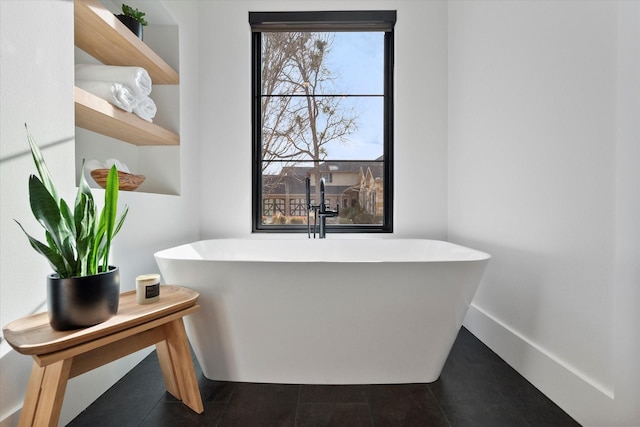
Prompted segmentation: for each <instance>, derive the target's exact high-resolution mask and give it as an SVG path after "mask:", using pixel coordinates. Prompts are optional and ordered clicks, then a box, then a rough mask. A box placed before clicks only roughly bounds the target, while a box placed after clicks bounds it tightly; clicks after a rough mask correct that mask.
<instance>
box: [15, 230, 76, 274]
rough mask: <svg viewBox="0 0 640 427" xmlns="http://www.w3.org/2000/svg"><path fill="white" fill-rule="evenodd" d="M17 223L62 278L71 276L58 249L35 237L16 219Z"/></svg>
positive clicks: (33, 245) (33, 246) (32, 244)
mask: <svg viewBox="0 0 640 427" xmlns="http://www.w3.org/2000/svg"><path fill="white" fill-rule="evenodd" d="M16 223H17V224H18V225H19V226H20V228H21V229H22V232H23V233H24V234H25V235H26V236H27V238H28V239H29V243H30V244H31V247H32V248H33V249H35V250H36V252H38V253H39V254H41V255H43V256H44V257H45V258H46V259H47V261H49V264H50V265H51V268H53V270H54V271H55V272H56V273H58V275H59V276H60V277H61V278H64V277H70V275H71V273H70V271H69V269H68V266H67V264H66V262H65V260H64V259H63V258H62V257H61V256H60V254H59V253H58V252H57V251H56V250H54V249H51V248H50V247H49V246H47V245H45V244H44V243H42V242H40V241H39V240H37V239H35V238H33V237H32V236H31V235H30V234H29V233H27V231H26V230H25V229H24V227H23V226H22V224H20V223H19V222H18V221H16Z"/></svg>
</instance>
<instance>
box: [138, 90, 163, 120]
mask: <svg viewBox="0 0 640 427" xmlns="http://www.w3.org/2000/svg"><path fill="white" fill-rule="evenodd" d="M157 112H158V108H157V107H156V103H155V102H153V99H151V98H149V97H148V96H145V97H143V98H138V103H137V104H136V106H135V107H133V114H135V115H136V116H138V117H140V118H141V119H144V120H146V121H148V122H150V121H152V120H151V119H153V118H154V117H155V116H156V113H157Z"/></svg>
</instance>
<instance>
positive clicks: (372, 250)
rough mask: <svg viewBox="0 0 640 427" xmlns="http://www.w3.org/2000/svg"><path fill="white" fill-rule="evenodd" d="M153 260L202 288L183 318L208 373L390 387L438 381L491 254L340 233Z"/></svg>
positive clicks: (187, 248)
mask: <svg viewBox="0 0 640 427" xmlns="http://www.w3.org/2000/svg"><path fill="white" fill-rule="evenodd" d="M305 237H306V236H305ZM155 258H156V262H157V263H158V266H159V268H160V272H161V273H162V275H163V277H164V281H165V283H172V284H179V285H182V286H187V287H190V288H192V289H194V290H196V291H198V292H199V293H200V299H199V303H200V305H201V306H202V309H201V310H200V311H199V312H198V313H196V314H193V315H191V316H188V317H186V318H185V323H186V328H187V332H188V335H189V338H190V340H191V344H192V346H193V349H194V352H195V354H196V357H197V358H198V361H199V362H200V365H201V367H202V370H203V373H204V375H205V376H206V377H207V378H209V379H215V380H225V381H248V382H271V383H295V384H381V383H415V382H432V381H435V380H437V379H438V377H439V375H440V371H441V370H442V367H443V365H444V363H445V361H446V359H447V356H448V354H449V351H450V350H451V346H452V345H453V342H454V340H455V338H456V335H457V333H458V331H459V329H460V326H461V325H462V321H463V319H464V316H465V314H466V312H467V309H468V307H469V304H470V303H471V300H472V299H473V296H474V294H475V292H476V289H477V287H478V284H479V282H480V279H481V277H482V274H483V273H484V270H485V268H486V265H487V263H488V261H489V258H490V256H489V255H488V254H486V253H483V252H479V251H476V250H473V249H469V248H465V247H462V246H458V245H455V244H452V243H447V242H442V241H435V240H419V239H366V238H365V239H342V238H340V237H337V238H334V236H332V238H330V239H323V240H319V239H316V240H313V239H311V240H308V239H300V238H291V239H267V240H264V239H217V240H204V241H199V242H195V243H191V244H187V245H182V246H177V247H174V248H171V249H167V250H163V251H160V252H157V253H156V254H155ZM161 297H162V295H161Z"/></svg>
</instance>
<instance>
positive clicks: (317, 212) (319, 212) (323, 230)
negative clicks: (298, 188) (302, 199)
mask: <svg viewBox="0 0 640 427" xmlns="http://www.w3.org/2000/svg"><path fill="white" fill-rule="evenodd" d="M306 189H307V203H306V204H307V237H309V238H311V221H310V214H311V211H313V238H314V239H315V238H316V229H317V230H318V238H319V239H324V238H326V237H327V217H334V216H338V214H339V213H340V205H336V209H335V210H333V209H329V208H327V205H326V204H325V196H324V194H325V182H324V178H320V203H319V204H317V205H312V204H311V179H310V178H309V177H307V180H306ZM318 217H320V227H319V228H318Z"/></svg>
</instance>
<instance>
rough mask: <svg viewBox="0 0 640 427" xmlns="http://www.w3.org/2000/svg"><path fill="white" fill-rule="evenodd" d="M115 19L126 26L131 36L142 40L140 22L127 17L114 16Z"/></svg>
mask: <svg viewBox="0 0 640 427" xmlns="http://www.w3.org/2000/svg"><path fill="white" fill-rule="evenodd" d="M116 18H118V19H119V20H120V22H122V23H123V24H124V25H126V27H127V28H128V29H130V30H131V32H132V33H133V34H135V35H136V36H137V37H138V38H139V39H140V40H142V24H141V23H140V22H138V21H137V20H135V19H134V18H132V17H130V16H127V15H116Z"/></svg>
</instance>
